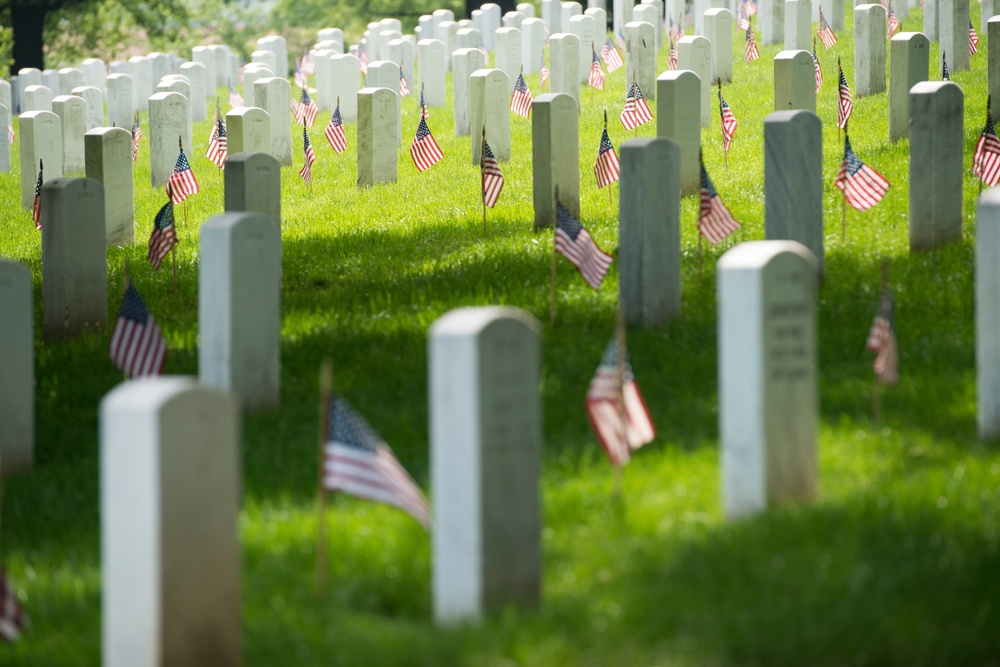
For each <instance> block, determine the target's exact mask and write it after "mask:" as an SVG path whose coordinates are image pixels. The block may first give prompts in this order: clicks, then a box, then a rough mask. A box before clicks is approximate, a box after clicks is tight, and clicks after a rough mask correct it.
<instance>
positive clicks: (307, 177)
mask: <svg viewBox="0 0 1000 667" xmlns="http://www.w3.org/2000/svg"><path fill="white" fill-rule="evenodd" d="M302 151H303V158H304V160H303V162H302V169H300V170H299V176H301V177H302V180H303V181H305V182H306V185H312V166H313V163H314V162H316V151H315V150H313V147H312V143H311V142H310V141H309V132H308V131H307V130H306V128H305V127H303V128H302Z"/></svg>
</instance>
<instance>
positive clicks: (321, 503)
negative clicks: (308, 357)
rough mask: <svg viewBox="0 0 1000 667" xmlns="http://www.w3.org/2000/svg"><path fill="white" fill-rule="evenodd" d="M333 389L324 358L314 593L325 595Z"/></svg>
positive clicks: (321, 385)
mask: <svg viewBox="0 0 1000 667" xmlns="http://www.w3.org/2000/svg"><path fill="white" fill-rule="evenodd" d="M332 391H333V364H332V363H331V362H330V360H329V359H324V360H323V362H322V363H321V364H320V367H319V447H318V449H317V452H318V455H317V469H316V476H317V484H316V490H317V493H316V512H317V517H316V518H317V523H316V595H317V596H318V597H321V598H322V597H323V596H325V595H326V584H327V570H328V563H327V561H328V557H327V546H328V545H327V532H326V495H327V491H326V486H325V485H324V484H323V467H324V466H323V463H324V460H325V450H326V443H327V441H329V439H330V393H331V392H332Z"/></svg>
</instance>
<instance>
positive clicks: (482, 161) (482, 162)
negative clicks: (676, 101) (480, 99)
mask: <svg viewBox="0 0 1000 667" xmlns="http://www.w3.org/2000/svg"><path fill="white" fill-rule="evenodd" d="M485 166H486V123H483V145H482V147H481V149H480V151H479V194H480V199H482V200H483V234H485V233H486V171H485Z"/></svg>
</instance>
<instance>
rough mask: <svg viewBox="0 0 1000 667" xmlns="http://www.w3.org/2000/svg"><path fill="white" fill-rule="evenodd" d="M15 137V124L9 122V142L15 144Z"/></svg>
mask: <svg viewBox="0 0 1000 667" xmlns="http://www.w3.org/2000/svg"><path fill="white" fill-rule="evenodd" d="M14 139H15V135H14V126H13V125H11V124H10V123H8V124H7V143H9V144H13V143H14Z"/></svg>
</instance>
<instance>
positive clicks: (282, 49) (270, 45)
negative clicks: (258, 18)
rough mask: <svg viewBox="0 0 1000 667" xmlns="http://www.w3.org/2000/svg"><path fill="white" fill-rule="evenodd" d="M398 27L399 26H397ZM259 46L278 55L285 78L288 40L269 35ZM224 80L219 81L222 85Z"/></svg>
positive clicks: (260, 41)
mask: <svg viewBox="0 0 1000 667" xmlns="http://www.w3.org/2000/svg"><path fill="white" fill-rule="evenodd" d="M397 29H398V28H397ZM257 48H258V49H260V50H262V51H271V52H272V53H274V55H275V56H276V57H277V60H278V71H277V72H275V73H274V75H275V76H280V77H281V78H285V77H287V76H288V73H289V71H291V70H290V68H289V66H288V42H287V41H286V40H285V38H284V37H282V36H281V35H268V36H267V37H261V38H260V39H258V40H257ZM222 84H223V82H221V81H220V82H219V85H220V86H221V85H222Z"/></svg>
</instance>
